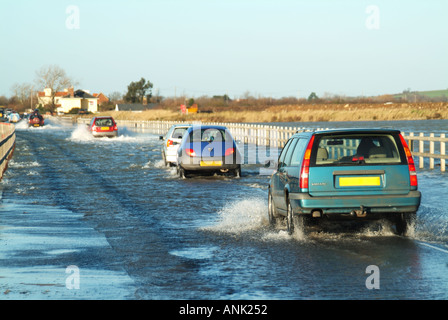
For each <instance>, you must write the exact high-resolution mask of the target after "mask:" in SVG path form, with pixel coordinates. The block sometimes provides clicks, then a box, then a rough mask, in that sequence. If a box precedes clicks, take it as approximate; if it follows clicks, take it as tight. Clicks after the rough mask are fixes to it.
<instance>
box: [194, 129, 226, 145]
mask: <svg viewBox="0 0 448 320" xmlns="http://www.w3.org/2000/svg"><path fill="white" fill-rule="evenodd" d="M190 141H191V142H220V141H232V138H231V137H230V135H229V134H228V133H226V131H225V130H223V129H215V128H204V129H196V130H193V131H192V132H191V133H190Z"/></svg>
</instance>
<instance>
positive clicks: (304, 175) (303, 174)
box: [299, 136, 314, 189]
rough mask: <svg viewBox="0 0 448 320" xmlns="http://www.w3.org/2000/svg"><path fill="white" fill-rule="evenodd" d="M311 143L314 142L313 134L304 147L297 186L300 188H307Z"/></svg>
mask: <svg viewBox="0 0 448 320" xmlns="http://www.w3.org/2000/svg"><path fill="white" fill-rule="evenodd" d="M313 143H314V136H312V137H311V139H310V142H308V146H307V147H306V150H305V156H304V157H303V161H302V168H301V170H300V180H299V187H300V188H301V189H308V182H309V174H310V158H311V149H312V148H313Z"/></svg>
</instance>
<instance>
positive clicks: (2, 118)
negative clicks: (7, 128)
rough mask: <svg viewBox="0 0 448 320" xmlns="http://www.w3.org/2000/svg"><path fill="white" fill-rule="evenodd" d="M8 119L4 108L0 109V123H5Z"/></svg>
mask: <svg viewBox="0 0 448 320" xmlns="http://www.w3.org/2000/svg"><path fill="white" fill-rule="evenodd" d="M7 121H8V118H7V117H6V111H5V108H0V122H7Z"/></svg>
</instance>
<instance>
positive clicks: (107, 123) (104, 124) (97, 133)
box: [88, 117, 118, 138]
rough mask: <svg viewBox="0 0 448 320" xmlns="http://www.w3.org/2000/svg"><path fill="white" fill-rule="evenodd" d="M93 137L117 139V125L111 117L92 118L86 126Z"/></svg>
mask: <svg viewBox="0 0 448 320" xmlns="http://www.w3.org/2000/svg"><path fill="white" fill-rule="evenodd" d="M88 129H89V131H90V132H91V133H92V135H93V136H94V137H109V138H113V137H117V136H118V127H117V123H116V122H115V120H114V119H113V118H112V117H93V118H92V120H91V121H90V124H89V126H88Z"/></svg>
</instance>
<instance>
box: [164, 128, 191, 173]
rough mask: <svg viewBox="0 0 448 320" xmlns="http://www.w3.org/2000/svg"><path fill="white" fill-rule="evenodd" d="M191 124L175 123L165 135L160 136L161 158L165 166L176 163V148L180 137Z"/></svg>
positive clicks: (180, 139)
mask: <svg viewBox="0 0 448 320" xmlns="http://www.w3.org/2000/svg"><path fill="white" fill-rule="evenodd" d="M189 127H191V124H175V125H173V126H172V127H171V128H170V129H169V130H168V132H167V134H166V135H165V136H160V137H159V138H160V140H163V145H162V159H163V162H164V164H165V166H175V165H177V149H179V146H180V142H181V141H182V137H183V135H184V133H185V132H186V131H187V129H188V128H189Z"/></svg>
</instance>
